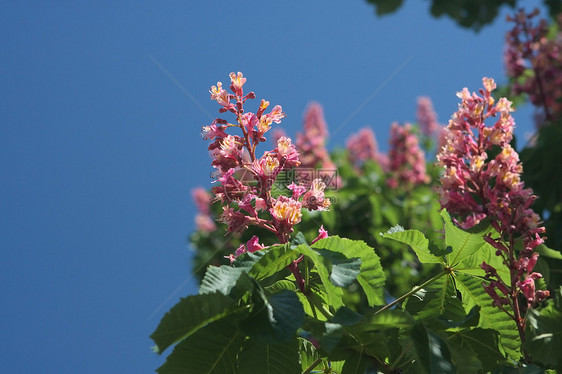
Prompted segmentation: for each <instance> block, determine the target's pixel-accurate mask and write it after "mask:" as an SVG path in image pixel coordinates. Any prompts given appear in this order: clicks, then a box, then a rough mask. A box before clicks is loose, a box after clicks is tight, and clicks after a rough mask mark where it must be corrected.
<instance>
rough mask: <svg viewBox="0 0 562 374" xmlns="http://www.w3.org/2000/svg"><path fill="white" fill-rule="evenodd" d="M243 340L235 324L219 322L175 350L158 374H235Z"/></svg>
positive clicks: (188, 339) (158, 370)
mask: <svg viewBox="0 0 562 374" xmlns="http://www.w3.org/2000/svg"><path fill="white" fill-rule="evenodd" d="M243 342H244V337H243V336H242V334H241V333H240V330H239V329H238V326H236V323H235V321H234V320H225V319H222V320H219V321H216V322H213V323H211V324H209V325H207V326H206V327H204V328H202V329H200V330H199V331H197V332H196V333H195V334H193V335H191V336H189V337H188V338H186V339H184V340H183V341H182V342H181V343H179V344H178V345H176V346H175V347H174V350H173V352H172V353H171V354H170V355H169V356H168V358H167V359H166V362H165V363H164V365H162V366H161V367H159V368H158V369H157V372H158V373H159V374H232V373H236V362H237V361H236V357H237V355H238V353H239V352H240V348H241V347H242V343H243Z"/></svg>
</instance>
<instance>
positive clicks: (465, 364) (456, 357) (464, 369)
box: [448, 341, 482, 374]
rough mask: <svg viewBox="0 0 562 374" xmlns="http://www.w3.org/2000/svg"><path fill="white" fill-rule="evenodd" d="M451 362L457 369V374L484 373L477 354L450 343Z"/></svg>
mask: <svg viewBox="0 0 562 374" xmlns="http://www.w3.org/2000/svg"><path fill="white" fill-rule="evenodd" d="M448 345H449V352H450V353H451V360H452V362H453V364H454V365H455V367H456V368H457V374H473V373H481V372H482V363H481V362H480V360H479V359H478V356H477V355H476V353H474V352H472V351H470V350H469V349H467V348H464V347H462V346H460V345H457V344H455V343H452V342H451V341H449V342H448Z"/></svg>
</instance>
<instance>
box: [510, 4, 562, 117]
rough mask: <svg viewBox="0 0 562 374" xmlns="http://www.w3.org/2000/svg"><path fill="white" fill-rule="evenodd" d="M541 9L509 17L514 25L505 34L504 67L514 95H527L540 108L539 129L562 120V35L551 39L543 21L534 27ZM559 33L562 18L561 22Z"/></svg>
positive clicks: (560, 20) (560, 32) (559, 22)
mask: <svg viewBox="0 0 562 374" xmlns="http://www.w3.org/2000/svg"><path fill="white" fill-rule="evenodd" d="M538 14H539V11H538V9H535V10H534V11H533V12H531V13H525V11H524V10H523V9H521V10H520V11H519V13H517V14H516V15H515V16H513V17H508V21H511V22H513V23H514V26H513V29H511V30H510V31H509V32H508V33H507V34H506V48H505V52H504V63H505V66H506V70H507V74H508V75H509V76H510V77H511V78H513V86H512V89H513V93H514V94H520V93H526V94H528V95H529V98H530V100H531V102H532V103H533V104H534V105H535V106H536V107H537V108H540V111H539V112H538V113H537V116H536V118H537V126H541V125H542V124H543V123H544V122H545V120H547V121H552V120H556V119H558V118H560V116H562V100H561V98H562V31H559V32H558V33H557V34H556V36H554V37H548V32H549V29H548V25H547V23H546V21H545V20H544V19H542V20H540V21H539V22H538V24H534V22H533V19H534V18H535V17H536V16H537V15H538ZM558 25H559V29H560V28H561V27H562V16H559V18H558Z"/></svg>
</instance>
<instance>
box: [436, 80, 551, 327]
mask: <svg viewBox="0 0 562 374" xmlns="http://www.w3.org/2000/svg"><path fill="white" fill-rule="evenodd" d="M482 82H483V86H484V88H483V89H480V90H479V94H477V93H474V92H473V93H472V94H471V93H470V92H469V91H468V89H466V88H464V89H463V90H462V91H461V92H459V93H457V96H458V97H459V98H460V99H461V103H460V104H459V107H458V110H457V112H456V113H454V114H453V116H452V118H451V120H450V121H449V124H448V126H447V128H446V132H447V134H446V140H447V142H446V144H445V146H443V148H442V149H441V151H440V153H439V154H438V155H437V160H438V163H439V165H441V166H442V167H443V168H444V174H443V175H442V177H441V187H440V189H439V193H440V200H441V205H442V207H443V208H446V209H447V210H448V211H449V213H451V214H452V215H454V217H455V221H456V222H457V224H459V226H461V227H462V228H464V229H468V228H470V227H472V226H474V225H476V224H477V223H479V222H480V221H481V220H482V219H484V218H486V217H488V218H490V219H491V224H492V226H493V227H494V229H495V230H496V231H497V233H498V234H499V236H498V237H492V235H491V234H490V235H487V236H485V237H484V239H485V240H486V241H487V242H489V243H490V244H491V245H492V246H493V247H494V248H496V255H498V256H501V257H502V258H503V260H504V264H505V265H506V266H507V267H509V269H510V273H511V282H510V283H505V282H504V280H502V279H501V278H499V277H498V274H497V272H496V269H494V268H493V267H492V266H490V265H488V264H486V263H483V264H482V269H484V270H485V272H486V274H487V276H486V277H487V278H488V279H489V280H490V283H489V284H488V285H486V286H485V289H486V291H487V293H488V294H489V295H490V296H491V297H492V299H493V300H494V305H496V306H498V307H503V305H508V304H509V305H511V306H512V307H513V309H514V310H515V314H516V316H514V319H515V320H516V322H517V323H518V324H519V323H524V322H523V321H522V320H521V318H520V316H517V314H518V313H519V310H520V308H519V303H518V301H517V297H518V295H519V293H522V294H523V295H524V296H525V298H526V300H527V302H528V304H529V305H528V306H531V305H532V304H533V303H535V302H538V301H541V300H543V299H544V298H546V297H547V296H548V291H535V283H534V282H535V280H536V279H538V278H540V277H541V275H540V274H539V273H533V272H532V270H533V267H534V265H535V263H536V260H537V256H538V254H537V253H536V252H535V253H533V249H534V248H535V247H536V246H538V245H539V244H541V243H542V242H543V238H542V237H541V235H542V234H543V233H544V232H545V230H544V227H540V226H539V217H538V215H537V214H536V213H535V212H533V210H532V209H531V208H530V206H531V204H532V203H533V201H534V200H535V198H536V197H535V196H534V195H533V192H532V190H531V189H528V188H527V189H526V188H525V186H524V183H523V182H522V181H521V173H522V172H523V168H522V166H521V163H520V162H519V156H518V154H517V152H516V151H515V150H514V149H513V148H512V147H511V146H510V145H509V143H510V141H511V139H512V137H513V127H514V120H513V117H512V116H511V112H512V111H513V109H512V107H511V102H510V101H508V100H507V99H505V98H501V99H499V100H498V101H497V102H496V101H495V100H494V98H493V97H492V95H491V92H492V91H493V90H494V89H495V88H496V84H495V82H494V80H493V79H491V78H483V79H482ZM492 118H493V119H494V123H493V125H492V126H486V124H485V121H486V120H487V119H492ZM498 150H501V151H499V153H497V155H496V156H495V157H494V158H492V159H488V154H489V152H497V151H498ZM518 239H521V241H522V244H523V249H522V250H521V251H519V257H517V255H516V253H515V242H516V240H518Z"/></svg>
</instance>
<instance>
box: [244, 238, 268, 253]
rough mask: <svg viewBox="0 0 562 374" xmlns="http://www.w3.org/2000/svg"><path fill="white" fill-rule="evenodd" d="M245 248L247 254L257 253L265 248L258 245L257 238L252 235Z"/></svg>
mask: <svg viewBox="0 0 562 374" xmlns="http://www.w3.org/2000/svg"><path fill="white" fill-rule="evenodd" d="M246 248H248V252H252V253H253V252H257V251H261V250H262V249H264V248H265V246H264V245H263V244H260V243H259V238H258V237H257V236H256V235H254V236H252V239H250V240H248V242H247V243H246Z"/></svg>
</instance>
